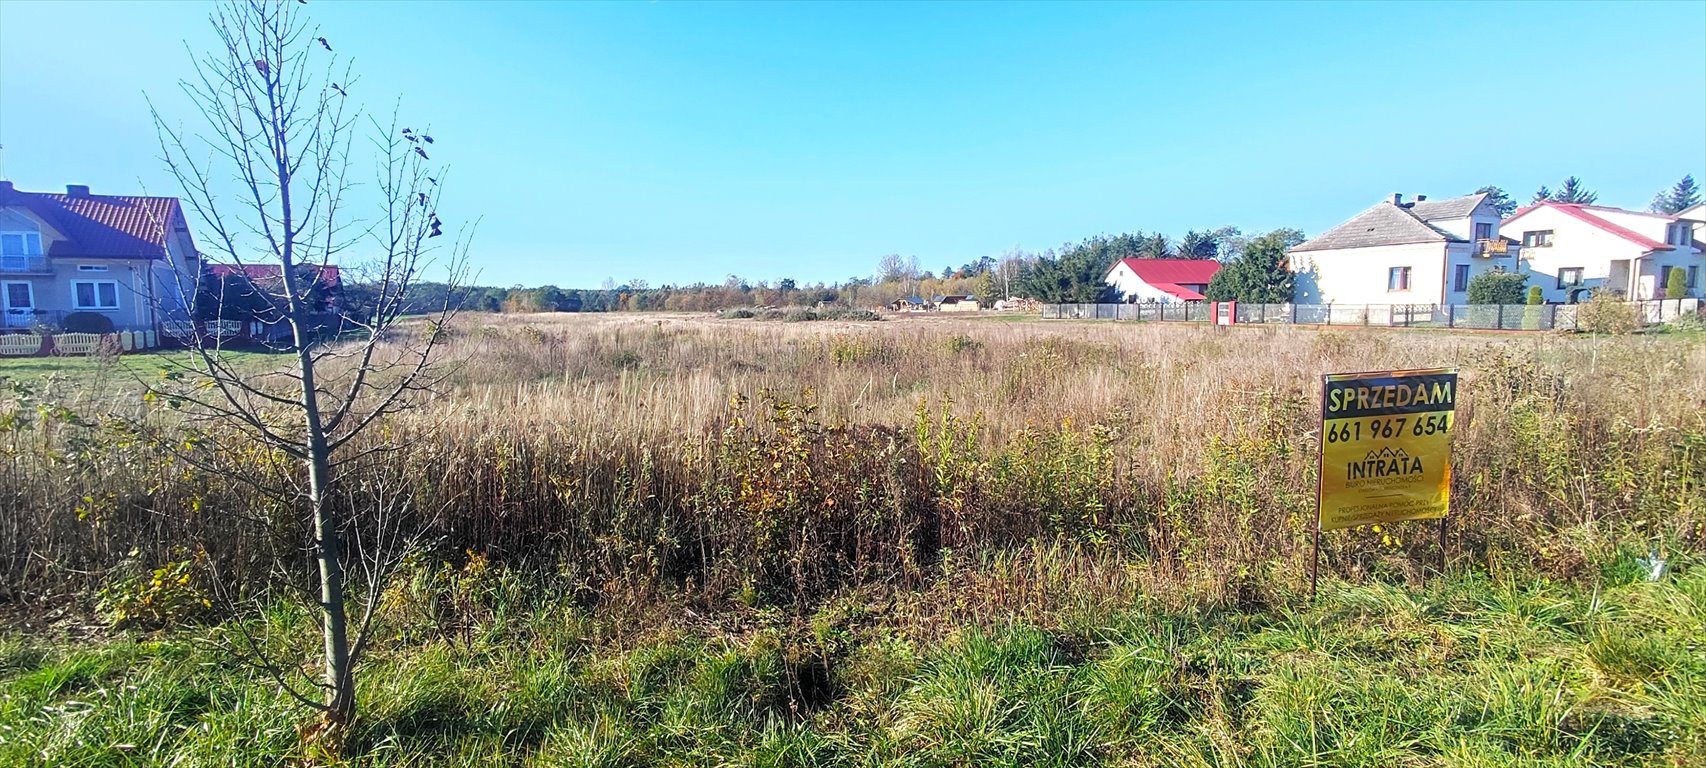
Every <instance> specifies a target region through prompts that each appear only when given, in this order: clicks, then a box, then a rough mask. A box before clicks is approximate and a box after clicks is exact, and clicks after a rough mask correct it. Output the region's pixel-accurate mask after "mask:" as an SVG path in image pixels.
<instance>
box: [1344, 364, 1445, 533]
mask: <svg viewBox="0 0 1706 768" xmlns="http://www.w3.org/2000/svg"><path fill="white" fill-rule="evenodd" d="M1456 405H1457V369H1455V368H1435V369H1430V370H1420V371H1379V372H1374V373H1334V374H1328V375H1327V376H1323V377H1322V380H1321V480H1320V483H1321V485H1320V497H1321V503H1320V507H1321V511H1320V515H1321V517H1320V519H1319V521H1318V523H1319V525H1320V530H1323V531H1332V530H1337V529H1340V528H1353V527H1356V526H1359V525H1368V524H1370V523H1385V522H1390V521H1393V520H1433V519H1436V518H1441V517H1445V513H1446V510H1447V509H1448V508H1449V507H1450V505H1451V423H1452V416H1453V412H1454V409H1455V408H1456Z"/></svg>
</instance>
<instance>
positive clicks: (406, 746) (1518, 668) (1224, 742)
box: [0, 316, 1706, 765]
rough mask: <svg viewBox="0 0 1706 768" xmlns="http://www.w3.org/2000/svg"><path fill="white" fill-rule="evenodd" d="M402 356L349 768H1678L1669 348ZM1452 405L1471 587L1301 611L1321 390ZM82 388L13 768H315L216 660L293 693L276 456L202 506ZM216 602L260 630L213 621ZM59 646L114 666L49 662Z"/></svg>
mask: <svg viewBox="0 0 1706 768" xmlns="http://www.w3.org/2000/svg"><path fill="white" fill-rule="evenodd" d="M414 332H416V333H422V332H432V333H437V334H442V335H443V338H442V340H441V343H442V344H443V345H444V347H443V348H444V349H445V350H446V356H447V358H449V359H450V360H451V361H452V364H453V365H454V366H456V367H455V368H454V369H453V370H451V371H450V375H449V378H448V379H447V381H446V383H445V385H444V387H443V389H442V391H441V392H440V393H439V395H438V397H437V399H436V400H435V401H434V402H433V403H432V404H431V405H430V406H428V407H426V408H422V409H417V410H414V411H409V412H405V413H401V414H395V415H393V416H390V417H388V418H387V419H386V421H385V423H384V429H385V430H386V434H385V440H386V442H387V444H389V445H394V446H397V448H395V449H394V450H391V451H389V452H386V453H384V454H376V455H374V456H373V457H371V458H370V459H369V460H364V461H362V462H358V463H357V464H355V465H352V467H351V469H350V472H351V473H352V475H351V482H350V485H349V487H350V488H352V493H360V492H362V491H361V490H360V489H363V488H382V489H400V490H397V492H402V493H406V494H407V495H408V497H409V499H410V501H411V503H410V504H409V507H410V508H411V509H413V510H416V512H414V513H413V514H412V515H411V517H410V518H409V519H408V520H407V521H406V524H407V526H408V529H409V531H410V534H411V536H413V537H417V538H418V539H419V540H421V541H422V542H424V543H423V544H422V545H421V546H420V547H418V548H417V550H416V551H415V552H414V554H413V556H412V558H411V560H410V564H409V565H408V566H406V567H405V568H404V569H403V570H402V571H401V572H399V573H398V574H397V575H395V576H394V577H393V578H392V579H391V580H390V581H388V582H387V583H386V584H385V585H384V594H385V599H384V600H382V601H381V607H382V608H381V615H380V616H379V618H378V619H377V624H376V626H378V627H379V629H378V630H377V631H378V634H377V635H376V636H375V637H376V639H375V640H374V641H373V642H374V643H375V646H374V648H373V651H372V653H373V656H372V657H371V658H372V659H373V662H372V663H373V664H374V667H373V668H372V672H371V676H370V677H369V678H368V680H367V681H366V682H364V683H362V685H363V686H366V688H364V690H363V695H364V696H365V697H366V699H367V700H368V701H372V702H374V705H373V706H374V710H373V711H372V712H371V715H372V720H371V721H370V722H369V723H368V724H367V725H365V726H363V728H362V729H361V731H360V733H359V734H356V735H355V741H354V742H353V743H352V747H353V748H354V749H355V753H354V754H355V755H356V757H353V758H351V759H356V760H359V761H361V762H362V763H363V764H399V765H401V764H411V765H420V764H445V765H457V764H467V765H472V764H481V763H488V762H492V761H495V760H502V761H506V762H511V763H522V764H526V763H527V762H528V761H532V762H533V763H534V764H540V765H654V764H657V765H704V764H773V765H830V764H834V765H841V764H854V765H972V764H976V765H985V764H993V765H1003V764H1006V765H1046V764H1051V763H1049V760H1054V761H1055V762H1054V763H1053V764H1060V765H1098V764H1111V765H1129V764H1137V765H1146V764H1155V765H1191V764H1198V765H1226V764H1239V763H1242V764H1250V765H1296V764H1310V763H1318V764H1334V765H1392V764H1442V765H1565V764H1569V765H1579V764H1602V765H1674V764H1690V763H1692V762H1695V761H1698V760H1699V759H1701V757H1702V754H1703V753H1702V745H1701V744H1700V742H1699V739H1698V737H1697V735H1696V734H1698V733H1700V732H1702V729H1701V728H1700V727H1699V725H1700V724H1701V722H1702V714H1701V713H1702V711H1703V709H1702V707H1703V706H1706V696H1702V695H1701V694H1700V693H1699V691H1700V690H1701V689H1702V677H1701V675H1702V674H1703V672H1702V654H1701V651H1700V649H1699V648H1698V647H1697V643H1695V642H1694V641H1692V640H1688V639H1687V638H1690V637H1695V636H1698V634H1699V632H1700V631H1701V630H1702V629H1706V627H1703V626H1702V624H1701V621H1702V612H1701V610H1700V606H1701V605H1706V595H1703V594H1702V593H1703V585H1706V582H1702V581H1701V573H1702V572H1701V571H1699V570H1698V554H1697V553H1698V550H1699V544H1700V540H1701V536H1702V535H1703V534H1706V530H1703V525H1706V515H1703V512H1706V509H1703V504H1706V501H1703V498H1706V494H1702V492H1701V489H1702V488H1703V487H1706V416H1703V415H1702V413H1703V411H1702V409H1701V408H1700V407H1699V404H1700V403H1702V402H1706V358H1703V357H1702V356H1701V350H1702V347H1701V346H1700V343H1699V340H1698V338H1696V337H1693V336H1689V335H1685V334H1670V335H1658V336H1635V337H1630V338H1628V339H1627V340H1619V341H1618V342H1617V343H1616V344H1609V343H1601V340H1595V339H1592V338H1587V337H1581V338H1572V337H1547V338H1545V339H1534V338H1522V339H1512V338H1501V337H1484V336H1457V335H1448V334H1426V335H1423V334H1402V333H1387V332H1380V331H1367V332H1317V331H1311V330H1304V329H1293V328H1282V329H1270V328H1248V329H1237V330H1234V331H1231V332H1224V331H1222V332H1216V330H1215V329H1211V328H1198V327H1191V326H1182V325H1168V326H1153V327H1151V326H1138V327H1131V326H1119V327H1116V326H1113V325H1097V324H1088V323H1086V324H1076V323H1059V324H1046V325H1045V324H991V323H981V322H976V321H953V320H943V321H941V322H939V323H931V324H918V323H879V324H874V325H870V326H863V327H847V326H838V325H830V324H825V323H730V322H722V321H714V320H700V321H682V320H672V319H663V320H659V319H653V318H647V317H634V316H626V317H624V316H604V317H564V318H557V317H549V318H542V317H538V316H535V317H532V318H530V322H527V323H522V322H518V321H514V320H510V319H507V318H492V317H487V316H468V317H465V318H463V319H462V321H461V322H458V323H456V324H454V325H452V326H450V327H445V328H434V329H427V328H425V327H424V326H415V327H414ZM407 342H408V339H406V338H400V339H398V343H407ZM8 364H9V363H8ZM1449 364H1455V365H1458V366H1460V368H1461V369H1462V371H1463V394H1462V399H1461V404H1460V406H1459V407H1460V412H1459V423H1458V431H1457V434H1456V436H1455V451H1456V467H1457V471H1456V473H1455V483H1456V505H1455V512H1454V515H1453V518H1452V523H1451V554H1452V562H1453V568H1452V570H1453V575H1451V576H1450V577H1449V578H1447V579H1444V580H1441V579H1440V578H1439V577H1437V576H1432V575H1431V573H1432V569H1434V568H1435V567H1436V566H1435V565H1434V564H1435V563H1437V562H1438V557H1439V551H1438V548H1437V544H1436V543H1435V542H1436V539H1435V536H1434V534H1433V529H1432V528H1431V526H1424V525H1421V524H1411V525H1396V526H1391V527H1384V528H1383V529H1381V530H1372V529H1371V530H1362V531H1348V532H1344V533H1343V535H1331V536H1328V537H1326V539H1325V540H1324V542H1323V544H1324V551H1323V573H1324V574H1326V575H1327V576H1328V583H1329V585H1330V586H1329V588H1328V590H1327V596H1326V598H1325V599H1324V600H1323V602H1322V603H1321V604H1320V605H1318V606H1317V607H1314V608H1309V607H1306V605H1305V602H1304V600H1303V598H1302V597H1301V595H1302V593H1303V592H1304V591H1306V588H1307V569H1306V565H1307V560H1308V554H1309V536H1308V533H1309V519H1310V517H1309V516H1310V513H1311V509H1312V503H1313V483H1314V471H1315V470H1314V451H1315V443H1314V440H1315V439H1316V433H1315V430H1316V414H1315V407H1314V404H1313V398H1314V397H1315V396H1316V395H1315V389H1314V386H1315V385H1314V381H1315V377H1316V376H1317V375H1318V374H1319V373H1320V372H1321V371H1324V370H1377V369H1387V368H1404V367H1422V366H1432V365H1449ZM0 370H4V369H3V368H0ZM82 391H84V388H83V386H82V382H80V381H77V380H65V379H55V378H43V377H37V378H34V379H32V380H31V382H30V383H29V385H28V386H27V387H26V388H25V389H22V390H16V391H14V392H13V393H12V394H9V395H6V396H5V399H4V400H0V402H3V403H4V405H3V406H0V413H4V416H0V427H3V430H0V453H3V454H4V455H5V456H6V461H5V462H4V463H0V504H4V505H5V506H6V508H7V509H8V510H9V511H12V512H14V513H13V514H8V515H6V516H4V519H3V520H0V566H3V567H4V579H0V585H3V587H0V589H3V590H4V593H3V594H0V599H3V600H4V601H5V602H6V604H7V605H8V606H10V611H9V615H11V616H13V617H14V618H13V619H12V624H13V629H12V630H11V632H12V634H10V635H8V636H7V637H8V638H9V639H6V640H4V641H0V680H3V682H0V696H3V697H4V698H0V724H4V725H5V726H8V727H10V728H11V729H12V730H10V731H5V732H4V734H5V736H4V737H3V738H4V741H3V742H0V762H5V763H12V762H18V763H21V764H26V765H28V764H94V765H101V764H135V763H142V764H151V763H159V764H164V763H166V762H167V761H168V760H170V759H174V758H176V759H180V760H187V761H189V762H192V763H195V762H200V763H219V764H252V765H264V764H276V763H277V762H279V761H281V760H283V759H285V758H288V757H291V756H293V755H295V756H300V755H297V753H296V751H295V750H299V749H300V747H299V739H298V738H297V734H296V731H295V728H296V727H297V726H298V725H300V724H302V723H304V722H306V717H305V715H304V713H302V712H299V711H296V710H292V709H291V708H290V707H289V705H288V703H287V701H286V700H285V699H283V698H282V697H280V696H279V695H278V694H277V693H276V690H275V687H274V686H271V685H270V684H269V683H268V682H267V680H266V676H265V675H264V674H263V673H261V672H259V671H255V670H252V669H250V668H247V667H244V666H242V665H235V664H230V663H226V662H225V661H224V660H225V659H226V658H227V657H226V656H225V655H224V654H223V653H222V652H220V651H218V650H217V648H218V647H220V646H234V645H240V641H239V637H240V635H238V634H234V633H236V632H237V629H236V628H237V627H248V628H250V629H251V631H252V633H253V634H255V635H256V636H257V637H258V638H260V639H261V642H263V643H264V644H266V647H268V648H269V649H271V650H272V656H274V657H275V658H284V659H287V660H292V661H291V663H294V662H295V661H305V660H308V659H311V658H312V657H313V654H314V652H315V650H316V649H315V647H314V644H313V636H314V632H315V628H314V626H313V623H312V620H311V613H309V612H308V611H307V609H304V608H302V607H301V605H300V603H299V602H298V600H297V598H295V597H294V592H293V591H292V589H291V587H292V586H293V585H292V582H291V580H290V579H288V578H283V577H281V576H280V574H288V573H291V572H293V571H292V570H291V569H289V568H288V567H286V566H288V565H289V564H291V563H293V562H299V560H295V559H298V558H301V557H302V556H303V555H302V554H301V546H302V542H303V541H304V540H305V538H306V536H307V535H308V533H307V532H306V531H304V530H301V529H300V528H299V527H297V526H296V524H294V523H293V522H292V520H293V518H290V517H288V516H286V515H284V514H282V512H281V510H277V509H274V508H273V507H272V506H270V505H269V504H268V503H267V502H266V501H265V500H264V498H261V497H258V496H256V495H255V494H254V493H253V491H251V490H250V489H249V487H248V486H247V485H246V482H249V481H253V480H265V479H267V478H269V477H273V476H275V475H274V473H280V472H289V471H292V470H291V468H290V466H289V465H288V464H286V463H284V462H280V461H279V460H278V459H277V458H276V457H273V456H270V455H268V454H267V453H265V452H260V451H257V452H256V453H255V454H254V455H253V456H252V457H250V463H249V465H248V466H249V467H250V471H249V472H248V473H247V476H246V477H245V476H225V475H210V474H206V473H202V472H199V471H196V470H195V469H193V467H190V466H186V465H184V464H182V463H179V461H178V460H177V459H176V458H174V456H173V454H170V453H168V452H165V451H162V450H161V449H160V447H159V446H158V444H157V443H158V441H161V440H173V441H177V442H178V443H180V444H179V445H177V446H176V447H178V448H180V449H182V448H185V447H186V446H188V447H191V448H193V446H194V445H195V443H196V441H198V440H201V439H204V438H203V436H202V435H199V434H197V433H196V432H194V431H186V430H183V429H178V428H171V429H168V428H166V426H167V425H166V424H164V423H152V422H149V421H148V420H146V419H142V418H141V417H142V414H143V413H144V412H143V411H142V410H141V409H138V408H137V407H136V406H135V404H134V401H132V400H126V399H123V398H122V397H115V396H114V395H113V394H112V393H111V392H108V393H107V394H106V395H103V396H101V397H93V396H83V395H80V394H79V393H80V392H82ZM151 418H161V417H151ZM356 501H357V500H356V499H354V498H346V499H338V500H334V503H337V504H350V503H355V502H356ZM239 514H240V515H245V516H249V517H255V518H260V519H263V520H267V519H271V520H273V521H274V525H272V526H271V527H269V528H264V529H257V528H255V527H254V526H249V525H241V526H240V525H237V524H236V522H235V521H234V520H233V519H232V518H233V516H235V515H239ZM258 531H265V533H264V534H263V533H260V532H258ZM357 533H359V532H352V540H360V538H361V537H360V536H359V535H356V534H357ZM1655 578H1656V580H1651V579H1655ZM1424 580H1425V581H1426V586H1422V584H1423V582H1424ZM156 581H159V582H160V583H159V584H158V585H157V584H155V582H156ZM214 584H218V585H228V586H241V587H242V589H243V594H244V595H247V596H255V597H259V598H261V599H262V600H263V601H264V602H265V603H266V604H268V605H271V606H273V607H272V608H270V609H269V610H268V611H267V612H266V613H264V614H262V615H253V614H249V613H241V614H238V615H235V616H234V615H232V614H231V613H230V609H229V606H228V605H227V604H225V603H224V602H222V601H221V599H220V597H219V594H218V590H214V589H211V588H209V585H214ZM203 599H207V600H208V604H203V603H202V602H201V601H202V600H203ZM55 611H58V612H59V613H58V614H57V615H61V616H81V617H91V618H104V619H105V620H106V621H108V622H119V621H121V619H122V623H123V624H125V625H128V626H130V627H134V628H133V629H129V630H113V629H107V630H104V632H105V633H106V634H105V635H104V636H103V637H102V639H100V640H98V641H96V642H94V643H92V644H89V643H70V642H56V641H53V640H52V639H51V638H53V637H56V636H63V635H64V633H65V632H67V631H69V630H68V629H67V628H66V627H65V626H64V625H62V624H54V623H53V622H51V621H49V620H50V619H51V618H52V617H53V616H55V615H56V614H55ZM121 613H122V616H121ZM88 620H90V619H89V618H85V619H81V620H80V621H88ZM155 627H163V628H164V629H154V628H155ZM145 633H149V634H145ZM27 638H28V639H27ZM304 669H306V670H311V669H312V666H311V665H308V666H305V667H304ZM287 671H288V670H287ZM126 745H128V746H126ZM5 750H12V751H9V752H8V751H5ZM127 761H128V762H127Z"/></svg>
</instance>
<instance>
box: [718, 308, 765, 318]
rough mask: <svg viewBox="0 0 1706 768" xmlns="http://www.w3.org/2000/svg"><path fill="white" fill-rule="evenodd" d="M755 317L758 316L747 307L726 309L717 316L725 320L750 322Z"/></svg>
mask: <svg viewBox="0 0 1706 768" xmlns="http://www.w3.org/2000/svg"><path fill="white" fill-rule="evenodd" d="M755 316H756V314H755V313H754V312H753V311H752V310H750V309H747V308H745V307H742V308H740V309H725V310H723V311H722V312H721V313H720V314H718V315H717V317H720V318H722V319H724V320H750V319H752V318H753V317H755Z"/></svg>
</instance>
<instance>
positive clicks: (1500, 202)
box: [1475, 186, 1545, 219]
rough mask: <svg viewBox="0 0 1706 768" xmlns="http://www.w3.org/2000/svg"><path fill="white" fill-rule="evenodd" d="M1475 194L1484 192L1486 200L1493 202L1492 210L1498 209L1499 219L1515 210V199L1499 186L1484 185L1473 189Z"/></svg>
mask: <svg viewBox="0 0 1706 768" xmlns="http://www.w3.org/2000/svg"><path fill="white" fill-rule="evenodd" d="M1541 189H1545V187H1541ZM1475 194H1477V195H1479V194H1485V195H1486V196H1487V202H1489V203H1492V204H1493V210H1495V211H1498V213H1499V218H1501V219H1502V218H1504V217H1506V216H1509V215H1511V214H1513V213H1515V212H1516V201H1515V200H1512V199H1511V196H1510V195H1507V194H1505V191H1504V190H1503V189H1501V188H1499V187H1495V186H1485V187H1482V188H1480V189H1477V190H1475Z"/></svg>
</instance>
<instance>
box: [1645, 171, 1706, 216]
mask: <svg viewBox="0 0 1706 768" xmlns="http://www.w3.org/2000/svg"><path fill="white" fill-rule="evenodd" d="M1699 202H1700V186H1699V185H1698V184H1695V183H1694V176H1693V175H1692V174H1690V175H1686V176H1683V177H1682V180H1681V181H1678V182H1677V183H1676V186H1674V187H1671V188H1670V189H1667V190H1665V191H1663V192H1660V193H1659V194H1658V195H1657V196H1655V197H1654V198H1653V204H1652V206H1651V208H1652V210H1653V212H1654V213H1668V214H1677V213H1681V212H1682V211H1684V210H1685V209H1688V208H1691V207H1693V206H1695V205H1697V204H1699Z"/></svg>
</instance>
